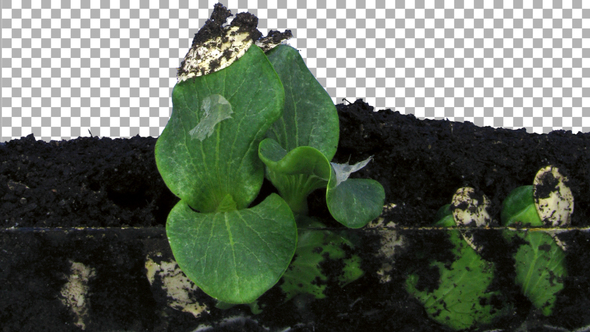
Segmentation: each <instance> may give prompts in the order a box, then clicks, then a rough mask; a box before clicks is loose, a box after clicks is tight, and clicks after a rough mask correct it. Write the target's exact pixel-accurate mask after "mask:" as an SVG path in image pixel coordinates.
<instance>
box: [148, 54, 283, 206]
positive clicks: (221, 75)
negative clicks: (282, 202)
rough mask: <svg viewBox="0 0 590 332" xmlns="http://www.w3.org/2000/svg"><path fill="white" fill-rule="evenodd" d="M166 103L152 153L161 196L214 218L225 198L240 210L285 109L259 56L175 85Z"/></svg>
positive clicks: (251, 194) (253, 189) (259, 176)
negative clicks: (167, 112) (164, 189)
mask: <svg viewBox="0 0 590 332" xmlns="http://www.w3.org/2000/svg"><path fill="white" fill-rule="evenodd" d="M172 102H173V111H172V115H171V116H170V120H169V121H168V124H167V125H166V128H165V129H164V131H163V132H162V135H161V136H160V138H159V139H158V141H157V143H156V149H155V150H156V151H155V152H156V164H157V166H158V170H159V172H160V174H161V175H162V178H163V179H164V182H165V183H166V185H167V186H168V188H170V190H171V191H172V193H174V194H175V195H176V196H178V197H180V198H181V199H183V200H184V201H185V203H187V204H188V205H189V206H191V207H192V208H193V209H195V210H197V211H200V212H212V211H215V210H216V209H217V206H218V205H219V204H220V203H221V201H222V200H223V199H224V198H225V197H226V195H228V194H229V195H231V196H232V198H233V200H234V201H235V203H236V207H237V208H238V209H242V208H245V207H247V206H248V205H249V204H250V203H251V202H252V201H253V200H254V198H256V196H257V195H258V192H259V191H260V187H261V186H262V181H263V177H264V167H263V164H262V163H261V161H260V159H259V158H258V156H257V148H258V143H259V142H260V141H261V140H262V138H263V137H264V135H265V133H266V131H267V130H268V128H269V127H270V126H271V125H272V123H273V122H274V121H276V120H277V119H278V118H279V117H280V115H281V112H282V109H283V104H284V89H283V85H282V83H281V81H280V79H279V77H278V75H277V73H276V72H275V71H274V69H273V67H272V65H271V64H270V62H269V61H268V59H267V58H266V56H265V55H264V53H263V52H262V50H261V49H260V48H259V47H258V46H255V45H252V46H251V47H250V49H249V50H248V51H247V52H246V53H245V54H244V55H243V56H242V57H241V58H240V59H238V60H236V61H235V62H234V63H233V64H232V65H231V66H229V67H227V68H225V69H222V70H219V71H217V72H213V73H211V74H208V75H204V76H199V77H193V78H190V79H188V80H186V81H182V82H179V83H177V84H176V86H175V87H174V90H173V92H172ZM195 137H196V138H198V139H194V138H195Z"/></svg>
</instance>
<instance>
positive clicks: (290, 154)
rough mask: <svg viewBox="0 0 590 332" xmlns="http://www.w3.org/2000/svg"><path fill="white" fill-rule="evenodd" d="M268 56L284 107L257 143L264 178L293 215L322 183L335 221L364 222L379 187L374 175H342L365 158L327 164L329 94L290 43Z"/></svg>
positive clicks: (333, 115)
mask: <svg viewBox="0 0 590 332" xmlns="http://www.w3.org/2000/svg"><path fill="white" fill-rule="evenodd" d="M268 59H269V60H270V62H271V63H272V64H273V67H274V68H275V70H276V72H277V74H278V75H279V77H280V78H281V81H282V82H283V86H284V87H285V108H284V113H283V116H282V117H281V118H280V119H279V120H278V121H277V122H275V123H274V124H273V125H272V127H271V128H270V130H269V131H268V133H267V138H266V139H265V140H263V141H262V143H261V144H260V147H259V151H258V154H259V156H260V159H261V160H262V161H263V162H264V163H265V165H266V176H267V178H268V179H269V180H270V181H271V182H272V184H273V185H274V186H275V187H276V188H277V189H278V191H279V193H280V194H281V196H282V197H283V198H284V199H285V200H286V201H287V203H288V204H289V206H290V207H291V209H292V210H293V212H294V213H295V214H302V215H306V214H307V213H308V207H307V196H308V195H309V194H310V193H311V192H313V191H314V190H316V189H319V188H326V203H327V205H328V209H329V210H330V213H331V214H332V217H334V219H335V220H337V221H338V222H340V223H342V224H343V225H345V226H347V227H350V228H360V227H363V226H365V225H366V224H367V223H368V222H369V221H371V220H373V219H375V218H377V217H378V216H379V215H380V214H381V211H382V209H383V202H384V199H385V192H384V190H383V187H382V186H381V184H379V183H378V182H377V181H375V180H371V179H349V178H348V177H349V175H350V174H351V173H352V172H355V171H357V170H359V169H361V168H362V167H364V166H365V165H366V164H367V163H368V162H369V160H370V158H369V160H365V161H363V162H360V163H357V164H355V165H348V164H336V163H331V162H330V161H331V160H332V158H333V156H334V154H335V153H336V148H337V146H338V136H339V124H338V114H337V112H336V107H335V106H334V103H333V102H332V99H331V98H330V96H329V95H328V94H327V93H326V91H325V90H324V88H323V87H322V86H321V85H320V84H319V82H318V81H317V80H316V79H315V77H313V74H312V73H311V72H310V71H309V69H308V68H307V66H306V65H305V63H304V62H303V59H302V58H301V56H300V55H299V52H298V51H297V50H295V49H294V48H292V47H290V46H287V45H280V46H278V47H276V48H275V49H273V50H271V51H270V52H269V53H268Z"/></svg>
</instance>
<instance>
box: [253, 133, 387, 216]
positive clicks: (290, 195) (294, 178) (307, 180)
mask: <svg viewBox="0 0 590 332" xmlns="http://www.w3.org/2000/svg"><path fill="white" fill-rule="evenodd" d="M259 156H260V159H261V160H262V161H263V162H264V164H265V165H266V166H267V176H268V177H269V179H270V181H271V182H272V183H273V184H274V185H275V187H277V189H278V190H279V193H280V194H281V196H282V197H283V198H285V200H286V201H287V203H288V204H289V206H290V207H291V209H292V210H293V212H295V213H298V214H306V213H307V201H306V199H307V196H308V195H309V194H310V193H311V192H312V191H313V190H315V189H318V188H324V187H326V188H327V189H326V203H327V204H328V209H329V210H330V213H331V214H332V216H333V217H334V219H336V221H338V222H340V223H341V224H343V225H345V226H347V227H351V228H359V227H363V226H365V225H366V224H367V223H368V222H369V221H371V220H373V219H375V218H377V217H378V216H379V214H381V211H382V209H383V201H384V200H385V191H384V190H383V187H382V186H381V184H379V183H378V182H377V181H374V180H370V179H345V180H344V181H339V179H338V176H337V174H336V172H335V170H334V168H333V167H332V165H331V164H330V162H329V161H328V159H327V158H326V157H325V156H324V155H323V154H322V153H321V152H320V151H319V150H317V149H315V148H313V147H309V146H300V147H297V148H295V149H293V150H291V151H289V152H287V151H285V149H284V148H283V147H281V146H280V145H279V143H277V142H276V141H275V140H273V139H270V138H267V139H265V140H263V141H262V142H261V143H260V147H259Z"/></svg>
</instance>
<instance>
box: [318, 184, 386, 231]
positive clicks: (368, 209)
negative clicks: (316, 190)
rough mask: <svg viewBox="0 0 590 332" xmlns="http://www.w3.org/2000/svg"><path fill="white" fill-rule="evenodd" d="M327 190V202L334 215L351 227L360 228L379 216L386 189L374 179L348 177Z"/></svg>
mask: <svg viewBox="0 0 590 332" xmlns="http://www.w3.org/2000/svg"><path fill="white" fill-rule="evenodd" d="M332 181H334V182H336V180H332V179H330V185H329V186H328V189H327V190H326V203H327V204H328V209H329V210H330V214H332V217H334V219H336V220H337V221H338V222H340V223H341V224H343V225H345V226H346V227H350V228H360V227H363V226H365V225H366V224H367V223H368V222H369V221H371V220H373V219H375V218H377V217H379V215H380V214H381V211H382V210H383V202H384V201H385V190H383V187H382V186H381V184H380V183H379V182H377V181H375V180H372V179H348V180H346V181H344V182H342V183H340V184H339V185H337V186H334V187H332V186H331V183H332Z"/></svg>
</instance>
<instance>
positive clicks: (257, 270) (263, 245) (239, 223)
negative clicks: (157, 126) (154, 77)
mask: <svg viewBox="0 0 590 332" xmlns="http://www.w3.org/2000/svg"><path fill="white" fill-rule="evenodd" d="M219 6H221V5H219V4H218V5H216V7H215V8H216V9H215V11H214V14H213V15H212V20H209V21H208V23H207V24H213V26H212V28H211V26H210V27H209V28H208V29H203V30H206V32H205V33H208V32H209V31H218V32H221V34H220V35H217V36H212V37H211V38H209V39H208V40H205V41H203V40H202V39H203V36H205V34H203V35H199V34H197V36H196V37H195V40H194V41H193V46H192V48H191V50H190V51H189V53H187V56H186V58H185V60H184V61H183V63H182V65H181V68H179V82H178V83H177V84H176V86H175V87H174V89H173V92H172V102H173V111H172V115H171V117H170V119H169V122H168V124H167V125H166V128H165V129H164V131H163V132H162V135H161V136H160V138H159V139H158V141H157V143H156V148H155V157H156V164H157V167H158V170H159V172H160V174H161V175H162V178H163V180H164V182H165V183H166V185H167V186H168V188H169V189H170V190H171V191H172V193H174V194H175V195H176V196H178V197H179V198H180V201H179V202H178V203H177V205H176V206H175V207H174V208H173V209H172V211H171V212H170V214H169V216H168V220H167V223H166V232H167V236H168V240H169V242H170V246H171V248H172V252H173V254H174V257H175V259H176V261H177V263H178V264H179V266H180V268H181V269H182V270H183V272H184V273H185V274H186V275H187V276H188V277H189V278H190V279H191V280H192V281H193V282H195V284H196V285H197V286H198V287H200V288H201V289H202V290H203V291H204V292H205V293H207V294H208V295H210V296H212V297H214V298H216V299H218V300H219V301H220V303H221V305H222V306H229V305H232V304H240V303H254V301H255V300H256V299H257V298H258V297H259V296H261V295H262V294H263V293H264V292H266V291H267V290H268V289H270V288H271V287H272V286H273V285H275V284H276V283H277V282H278V280H279V279H280V278H281V276H282V275H283V274H284V273H285V271H287V268H288V266H289V264H290V262H291V260H292V258H293V255H294V253H295V250H296V249H297V248H298V247H297V237H298V229H297V223H296V218H295V217H296V216H302V215H305V214H306V213H307V208H306V206H307V204H306V202H305V199H306V197H307V195H308V194H309V193H310V192H311V191H313V190H315V189H317V188H321V187H327V192H328V194H327V198H328V206H329V208H330V211H331V213H332V214H333V215H334V216H335V218H336V220H338V221H340V222H341V223H343V224H344V225H346V226H350V227H361V226H363V225H365V224H366V223H367V222H368V221H370V220H372V219H373V218H375V217H377V216H378V215H379V214H380V213H381V209H382V206H383V200H384V191H383V188H382V187H381V185H380V184H379V183H377V182H376V181H373V180H361V179H348V175H349V174H350V173H351V172H352V171H355V170H358V169H359V168H360V166H359V165H356V166H354V165H353V166H350V165H347V164H345V165H337V164H331V163H330V162H329V160H331V158H332V157H333V155H334V153H335V151H336V146H337V143H338V116H337V114H336V111H335V107H334V105H333V103H332V101H331V98H330V97H329V96H328V94H327V93H326V92H325V90H324V89H323V88H322V87H321V85H320V84H319V83H318V82H317V80H316V79H315V78H314V77H313V75H311V73H310V72H309V69H307V67H306V66H305V64H304V63H303V60H302V59H301V56H300V55H299V52H297V50H295V49H294V48H292V47H290V46H287V45H280V46H277V47H274V46H276V45H272V47H274V49H273V48H272V47H270V46H269V44H267V45H266V46H267V47H263V48H261V47H259V46H258V45H259V41H256V40H255V38H257V37H256V33H254V32H252V29H250V31H243V30H248V29H246V28H248V27H246V28H244V27H243V26H241V27H237V26H234V24H235V22H242V24H246V25H247V24H250V23H251V22H252V20H250V19H246V20H244V19H243V18H244V17H243V16H241V17H240V15H242V14H238V16H237V17H236V19H235V20H234V21H232V23H231V25H230V26H228V27H220V26H214V24H215V22H213V21H214V20H213V17H214V15H216V11H217V10H218V9H219ZM221 7H222V6H221ZM228 15H229V14H228ZM226 16H227V15H226ZM220 18H223V17H222V16H219V15H218V16H216V21H219V20H220ZM238 18H239V19H238ZM211 22H213V23H211ZM244 22H246V23H244ZM249 28H251V26H249ZM254 29H255V28H254ZM200 32H201V31H200ZM253 36H254V37H253ZM266 40H271V41H275V39H273V38H266ZM199 43H201V44H199ZM261 46H264V45H261ZM263 49H266V50H267V52H266V53H265V51H264V50H263ZM265 137H266V139H265ZM263 139H264V141H263ZM287 151H288V152H287ZM302 161H303V163H302ZM263 162H264V163H263ZM265 164H266V167H265ZM310 165H313V167H310ZM265 174H266V176H267V177H268V178H269V179H270V180H271V182H272V183H273V184H274V185H275V186H277V188H278V191H279V193H280V196H279V195H277V194H271V195H270V196H268V197H266V198H263V199H262V202H261V203H259V204H258V205H256V206H251V204H252V202H253V201H254V200H255V199H256V197H257V196H258V194H259V191H260V188H261V186H262V182H263V178H264V176H265ZM281 196H282V197H281ZM298 219H299V217H298ZM301 234H302V233H301ZM301 236H303V235H301ZM304 243H305V242H302V245H303V244H304ZM299 248H302V247H301V246H300V247H299ZM298 250H303V251H304V250H305V249H298ZM325 250H327V251H329V252H330V255H332V254H331V253H333V252H335V251H333V250H332V251H331V249H325ZM302 256H303V257H305V255H302ZM352 269H353V270H354V269H355V268H354V267H353V268H352ZM351 273H352V274H358V273H359V272H358V271H352V272H351ZM345 279H346V278H345ZM286 284H288V283H286ZM286 292H287V293H289V294H291V293H292V292H291V291H289V290H286Z"/></svg>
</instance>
